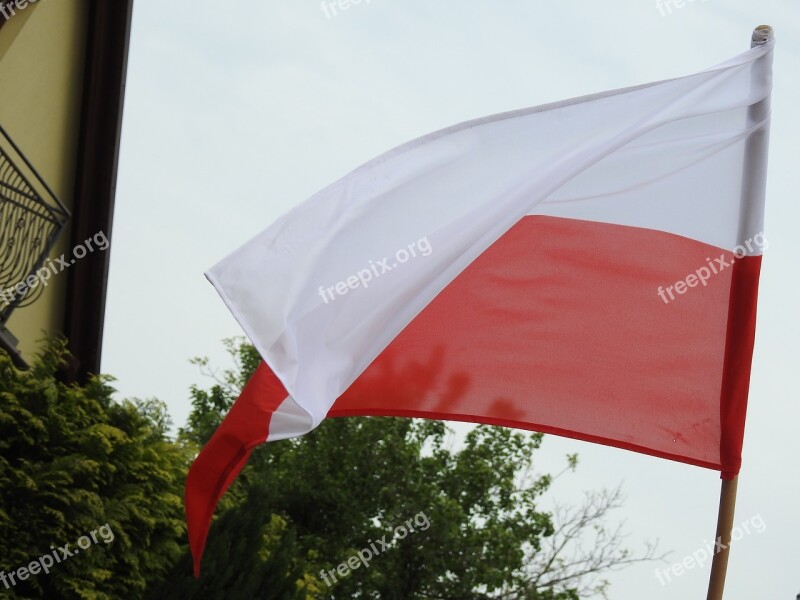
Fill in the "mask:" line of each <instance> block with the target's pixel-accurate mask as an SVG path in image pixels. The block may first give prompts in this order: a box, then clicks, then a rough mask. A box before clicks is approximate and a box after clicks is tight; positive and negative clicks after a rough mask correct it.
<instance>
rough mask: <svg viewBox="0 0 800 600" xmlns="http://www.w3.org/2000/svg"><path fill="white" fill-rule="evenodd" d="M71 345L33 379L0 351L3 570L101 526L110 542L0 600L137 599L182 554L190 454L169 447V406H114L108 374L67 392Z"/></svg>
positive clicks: (58, 345) (50, 356) (35, 370)
mask: <svg viewBox="0 0 800 600" xmlns="http://www.w3.org/2000/svg"><path fill="white" fill-rule="evenodd" d="M64 348H65V345H64V343H63V342H60V341H55V342H52V343H51V344H50V345H49V346H48V347H47V349H46V350H45V351H44V352H43V353H42V354H41V356H40V357H39V359H38V361H37V362H36V364H34V365H33V367H32V368H31V370H29V371H19V370H17V369H16V368H15V367H14V366H13V364H12V363H11V360H10V358H9V357H8V355H7V354H5V353H0V570H2V571H4V572H11V571H15V570H17V569H18V568H19V567H26V566H27V565H29V564H30V562H31V561H34V560H36V559H37V558H39V557H40V556H43V555H45V554H52V552H53V549H51V546H54V547H56V549H57V548H58V547H63V545H64V544H70V548H68V550H70V551H74V550H75V549H76V546H75V544H76V541H77V540H78V539H79V538H80V537H81V536H84V535H88V534H89V533H90V532H92V531H95V530H97V529H98V527H99V526H102V525H104V524H108V526H109V528H110V530H111V532H113V538H114V539H113V541H112V542H110V543H106V542H105V541H104V539H102V538H99V537H97V536H96V537H97V539H98V543H97V544H93V545H92V546H91V547H90V548H89V549H86V550H85V551H81V552H82V553H81V554H79V555H77V556H73V557H70V558H67V559H65V560H64V562H61V563H58V564H56V565H55V566H54V567H53V568H52V569H51V570H50V573H49V574H44V573H41V574H39V575H37V576H31V577H28V578H27V579H25V580H24V581H19V580H18V579H17V580H16V581H17V584H16V585H14V586H10V589H8V590H6V589H5V586H4V585H0V592H2V593H4V594H5V595H6V597H9V598H92V599H106V598H107V599H114V600H116V599H118V598H135V597H137V596H141V595H142V594H143V593H144V591H145V590H146V589H147V588H148V587H149V586H151V585H154V584H155V583H156V582H158V581H160V580H161V579H162V578H163V577H164V574H165V572H166V570H167V569H168V568H169V566H170V565H172V564H174V563H175V561H176V560H177V558H178V557H179V556H180V555H181V553H182V552H183V537H184V536H185V526H184V521H183V499H182V496H181V492H180V489H181V485H182V481H183V478H184V473H185V471H186V468H187V467H188V464H189V456H188V455H187V453H186V452H185V451H184V450H183V448H182V446H181V445H180V444H176V443H174V442H173V441H171V440H170V439H168V437H167V428H168V427H169V422H168V418H167V416H166V409H165V407H164V406H163V404H161V403H159V402H157V401H154V400H150V401H126V402H121V403H117V402H114V401H113V400H112V398H111V397H112V393H113V391H114V390H113V388H112V387H111V386H110V385H109V384H110V381H111V379H110V378H108V377H97V378H94V379H93V380H91V381H90V382H89V383H88V384H87V385H86V386H84V387H79V386H77V385H65V384H63V383H60V382H59V381H58V379H57V378H56V373H57V371H58V369H59V367H61V366H62V365H63V364H64V363H65V361H66V360H67V358H68V357H67V353H66V351H65V349H64ZM109 537H110V536H109ZM59 556H60V554H59Z"/></svg>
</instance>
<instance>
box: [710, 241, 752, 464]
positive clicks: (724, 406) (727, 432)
mask: <svg viewBox="0 0 800 600" xmlns="http://www.w3.org/2000/svg"><path fill="white" fill-rule="evenodd" d="M760 274H761V257H760V256H757V257H752V258H748V259H746V260H742V261H739V262H737V263H736V264H735V265H734V269H733V281H732V282H731V294H730V307H729V311H728V337H727V341H726V345H725V370H724V375H723V378H722V394H721V400H722V401H721V403H720V420H721V421H722V442H721V449H720V452H721V454H722V477H723V478H724V479H733V478H734V477H735V476H736V475H737V474H738V473H739V469H740V467H741V465H742V442H743V439H744V425H745V416H746V413H747V394H748V391H749V388H750V366H751V361H752V358H753V345H754V343H755V334H756V299H757V298H756V296H757V294H756V291H757V290H758V279H759V275H760Z"/></svg>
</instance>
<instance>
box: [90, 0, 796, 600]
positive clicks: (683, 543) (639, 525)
mask: <svg viewBox="0 0 800 600" xmlns="http://www.w3.org/2000/svg"><path fill="white" fill-rule="evenodd" d="M666 1H669V0H666ZM672 2H674V0H672ZM671 10H672V12H671V14H669V13H668V11H667V9H665V11H664V12H665V13H667V14H665V15H664V16H662V14H661V13H660V12H659V9H658V8H657V6H656V0H646V1H639V2H634V1H633V0H618V1H616V2H590V1H588V0H583V1H579V0H561V1H559V2H550V3H534V2H530V1H527V2H524V1H521V0H505V1H504V2H502V3H500V2H494V3H489V2H477V1H476V0H460V1H458V2H456V1H454V0H436V1H431V0H402V1H401V0H371V2H370V3H369V4H367V3H366V0H363V1H362V3H361V4H359V5H356V6H352V7H350V8H349V9H348V10H346V11H343V12H342V11H340V12H339V14H338V15H337V16H335V17H333V18H327V17H326V16H325V13H324V12H323V10H322V8H321V5H320V2H319V1H318V0H275V1H273V2H263V3H256V2H255V1H253V0H250V1H248V2H245V1H244V0H239V1H238V2H219V1H218V0H216V1H211V0H176V1H174V2H170V3H166V2H163V3H162V2H155V1H153V0H139V1H138V2H137V3H136V7H135V12H134V23H133V37H132V42H131V55H130V65H129V72H128V88H127V96H126V105H125V118H124V124H123V138H122V151H121V159H120V175H119V186H118V196H117V205H116V213H115V215H114V233H113V238H112V245H111V253H112V255H111V275H110V288H109V299H108V307H107V313H106V328H105V339H104V353H103V363H102V369H103V371H104V372H106V373H111V374H113V375H115V376H117V377H118V383H117V387H118V389H119V391H120V394H119V396H120V397H133V396H136V397H150V396H156V397H159V398H161V399H162V400H164V401H166V402H167V404H168V405H169V408H170V412H171V414H172V416H173V418H174V420H175V422H176V424H178V425H182V424H183V423H184V421H185V418H186V416H187V415H188V412H189V409H190V405H189V399H188V388H189V386H190V385H191V384H192V383H200V384H203V385H205V384H207V383H208V382H206V381H204V380H203V378H202V377H201V375H200V374H199V373H198V372H197V370H196V368H195V367H194V366H192V365H190V364H189V362H188V359H189V358H191V357H193V356H197V355H205V356H209V357H210V358H211V359H212V363H213V364H215V365H217V366H227V365H228V362H227V357H226V355H225V354H224V351H223V348H222V344H221V339H222V338H223V337H228V336H232V335H239V334H240V333H241V330H240V328H239V326H238V325H237V323H236V322H235V321H234V319H233V317H232V316H231V315H230V313H229V312H228V310H227V309H226V308H225V306H224V305H223V303H222V301H221V300H220V299H219V298H218V296H217V294H216V292H215V291H214V290H213V288H212V287H211V285H210V284H208V283H207V282H206V280H205V278H204V277H203V272H204V271H205V270H206V269H208V268H209V267H210V266H211V265H213V264H215V263H216V262H217V261H218V260H219V259H221V258H222V257H223V256H225V255H227V254H228V253H229V252H231V251H232V250H233V249H235V248H236V247H238V246H239V245H241V244H242V243H243V242H245V241H246V240H248V239H249V238H250V237H252V236H253V235H255V234H256V233H258V232H259V231H260V230H262V229H263V228H265V227H266V226H267V225H269V224H270V223H271V222H272V221H273V220H274V219H275V218H277V217H278V216H279V215H280V214H282V213H284V212H285V211H287V210H288V209H289V208H291V207H292V206H294V205H295V204H297V203H299V202H301V201H302V200H304V199H305V198H306V197H308V196H310V195H311V194H312V193H314V192H315V191H317V190H318V189H320V188H322V187H324V186H325V185H327V184H328V183H330V182H332V181H334V180H335V179H338V178H339V177H341V176H342V175H344V174H345V173H347V172H348V171H350V170H352V169H353V168H355V167H356V166H358V165H359V164H361V163H363V162H365V161H367V160H369V159H370V158H372V157H374V156H375V155H377V154H379V153H381V152H383V151H385V150H388V149H390V148H392V147H394V146H397V145H398V144H401V143H403V142H405V141H408V140H410V139H413V138H415V137H418V136H420V135H422V134H425V133H428V132H430V131H433V130H436V129H440V128H442V127H445V126H448V125H451V124H454V123H458V122H460V121H464V120H467V119H471V118H475V117H481V116H485V115H489V114H493V113H498V112H502V111H506V110H511V109H516V108H523V107H527V106H534V105H538V104H542V103H545V102H552V101H556V100H561V99H565V98H570V97H574V96H579V95H584V94H588V93H593V92H597V91H602V90H607V89H613V88H618V87H624V86H629V85H635V84H639V83H645V82H648V81H653V80H659V79H665V78H669V77H674V76H679V75H685V74H689V73H693V72H696V71H699V70H701V69H703V68H706V67H709V66H711V65H714V64H716V63H719V62H722V61H723V60H725V59H727V58H729V57H731V56H733V55H735V54H738V53H739V52H742V51H744V50H746V49H747V48H748V47H749V40H750V34H751V31H752V29H753V28H754V27H755V26H757V25H759V24H761V23H769V24H771V25H772V26H773V27H775V30H776V34H777V46H776V55H775V90H774V95H773V127H772V142H771V150H770V173H769V183H768V194H767V225H766V233H767V237H768V239H769V243H770V247H769V250H768V251H767V253H766V255H765V258H764V263H763V269H762V278H761V289H760V298H759V323H758V333H757V340H756V351H755V358H754V367H753V376H752V382H751V392H750V410H749V415H748V425H747V433H746V437H745V449H744V466H743V469H742V476H741V477H740V485H739V500H738V505H737V514H736V523H737V524H739V523H743V522H745V521H749V520H751V519H753V518H754V517H756V515H760V517H761V518H762V519H763V522H764V523H765V524H766V530H765V531H764V532H763V533H760V534H751V535H748V536H745V537H744V538H743V539H741V540H740V541H739V542H738V543H737V544H734V546H733V548H732V555H731V562H730V567H729V572H728V585H727V590H726V596H725V597H726V600H752V599H754V598H758V599H761V598H764V599H770V600H794V598H795V595H796V594H798V593H799V592H800V573H799V572H798V571H797V566H798V563H799V562H800V561H799V560H798V557H799V556H800V549H798V545H797V542H796V541H797V540H798V539H800V516H798V507H800V503H798V497H800V469H799V468H798V466H797V457H798V455H800V436H799V435H798V434H797V431H798V423H799V422H800V405H799V404H798V401H797V392H796V388H795V387H794V384H792V383H791V379H790V375H791V373H792V372H793V367H792V365H795V367H794V369H796V368H797V364H798V352H797V351H796V347H795V345H794V344H795V343H796V340H797V339H798V338H800V325H799V323H798V321H799V320H798V318H797V307H798V306H800V283H798V279H797V275H796V274H797V258H796V257H797V254H796V251H795V243H796V235H793V234H792V228H793V227H795V226H797V224H798V223H800V202H798V201H797V192H796V190H797V189H798V188H800V185H799V184H800V181H798V175H799V174H800V168H798V166H797V157H798V146H799V145H800V144H799V143H798V142H799V141H800V118H799V116H798V115H800V110H799V109H798V107H800V85H799V84H798V80H797V75H798V74H799V73H800V43H799V42H800V37H798V36H799V35H800V5H798V4H796V3H794V2H789V1H788V0H760V1H759V2H754V1H748V2H745V1H743V0H739V1H731V0H726V1H725V2H723V0H703V1H702V2H701V1H700V0H695V1H694V2H687V3H686V4H685V5H684V6H683V7H681V8H677V7H675V6H673V7H672V8H671ZM278 285H279V283H278ZM568 452H578V453H580V456H581V464H580V466H579V469H578V472H577V473H576V474H574V475H569V476H565V477H564V478H562V479H560V480H559V481H558V482H557V483H556V484H555V485H554V487H553V489H552V490H551V492H549V496H550V497H552V498H558V499H559V500H561V501H564V502H569V503H575V504H577V503H578V502H579V501H580V499H581V496H582V492H583V491H584V490H589V489H597V488H601V487H613V486H615V485H616V484H618V483H619V482H624V489H625V491H626V493H627V496H628V500H627V502H626V505H625V508H624V509H623V511H621V514H620V515H619V516H620V517H622V518H624V519H626V520H627V530H628V531H629V532H630V533H631V537H630V539H629V542H630V545H631V547H633V548H637V547H639V546H640V545H641V544H642V542H643V541H644V540H645V539H656V538H659V539H660V541H661V547H662V548H663V549H665V550H671V551H672V555H671V559H672V561H673V562H677V561H680V560H681V559H683V557H684V556H686V555H688V554H691V553H692V552H694V551H695V550H697V549H699V548H700V547H702V546H704V545H705V544H706V542H707V541H708V540H711V539H713V536H714V529H715V525H716V513H717V502H718V493H719V478H718V475H717V474H716V473H715V472H713V471H708V470H705V469H700V468H696V467H692V466H688V465H683V464H679V463H673V462H670V461H665V460H660V459H655V458H651V457H647V456H643V455H638V454H634V453H631V452H626V451H622V450H617V449H612V448H605V447H602V446H595V445H592V444H588V443H583V442H576V441H572V440H565V439H559V438H556V437H554V436H549V437H547V438H546V442H545V444H544V446H543V448H542V450H541V451H540V452H539V455H538V457H539V465H540V468H541V469H542V470H544V471H551V472H552V471H557V470H560V468H561V466H562V465H563V456H564V454H565V453H568ZM657 566H658V567H661V568H663V567H666V566H668V565H666V564H664V565H656V564H648V565H644V566H637V567H632V568H629V569H626V570H624V571H621V572H619V573H613V574H612V575H611V576H610V579H611V581H612V589H611V598H613V599H614V600H641V598H644V597H646V598H648V600H662V599H674V598H681V599H684V598H687V599H692V598H705V590H706V586H707V580H708V572H709V567H708V565H706V566H705V567H703V568H694V569H692V570H690V571H688V572H686V573H685V574H683V575H682V576H680V577H678V578H676V579H674V580H673V582H672V583H670V584H668V585H663V586H662V585H661V584H660V583H659V582H658V580H657V579H656V578H655V575H654V569H655V568H656V567H657ZM243 568H246V567H245V566H243Z"/></svg>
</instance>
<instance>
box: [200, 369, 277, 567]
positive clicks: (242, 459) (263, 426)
mask: <svg viewBox="0 0 800 600" xmlns="http://www.w3.org/2000/svg"><path fill="white" fill-rule="evenodd" d="M285 399H286V390H285V388H284V387H283V384H281V382H280V381H279V380H278V378H277V377H276V376H275V375H274V374H273V372H272V371H271V370H270V369H269V367H267V365H266V364H264V363H261V364H260V365H259V367H258V369H256V372H255V373H254V374H253V376H252V377H251V378H250V381H248V383H247V385H246V386H245V387H244V389H243V390H242V393H241V395H240V396H239V398H238V399H237V400H236V402H235V403H234V405H233V407H231V410H230V411H229V412H228V414H227V416H226V417H225V420H224V421H223V422H222V424H221V425H220V426H219V428H218V429H217V431H216V432H215V433H214V435H213V436H212V437H211V439H210V440H209V442H208V444H206V446H205V447H204V448H203V450H202V451H201V452H200V454H199V455H198V457H197V458H196V459H195V461H194V464H192V467H191V469H189V474H188V475H187V477H186V523H187V527H188V530H189V548H190V549H191V551H192V556H193V557H194V573H195V577H198V576H199V575H200V561H201V559H202V557H203V549H204V548H205V544H206V538H207V536H208V530H209V527H210V526H211V517H212V516H213V514H214V508H215V507H216V506H217V502H219V499H220V498H222V495H223V494H224V493H225V490H227V489H228V487H229V486H230V485H231V483H232V482H233V480H234V479H235V478H236V476H237V475H238V474H239V472H240V471H241V470H242V468H243V467H244V465H245V463H246V462H247V459H248V458H249V457H250V453H251V451H252V449H253V448H254V447H255V446H257V445H258V444H261V443H263V442H265V441H266V439H267V434H268V432H269V424H270V419H271V418H272V414H273V413H274V412H275V410H276V409H277V408H278V405H280V403H281V402H283V401H284V400H285Z"/></svg>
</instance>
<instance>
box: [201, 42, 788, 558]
mask: <svg viewBox="0 0 800 600" xmlns="http://www.w3.org/2000/svg"><path fill="white" fill-rule="evenodd" d="M773 45H774V42H773V41H769V42H768V43H766V44H764V45H761V46H756V47H755V48H753V49H751V50H750V51H748V52H745V53H743V54H741V55H739V56H737V57H735V58H733V59H731V60H729V61H727V62H725V63H723V64H721V65H719V66H716V67H714V68H711V69H708V70H706V71H702V72H700V73H697V74H695V75H690V76H686V77H679V78H676V79H670V80H667V81H660V82H656V83H651V84H647V85H641V86H638V87H633V88H627V89H621V90H614V91H610V92H605V93H600V94H596V95H593V96H588V97H583V98H578V99H574V100H567V101H563V102H558V103H555V104H550V105H545V106H538V107H535V108H528V109H523V110H518V111H514V112H510V113H504V114H499V115H494V116H491V117H486V118H482V119H477V120H474V121H469V122H466V123H462V124H460V125H455V126H453V127H450V128H447V129H444V130H442V131H438V132H435V133H432V134H430V135H426V136H424V137H422V138H419V139H417V140H414V141H412V142H409V143H407V144H404V145H402V146H400V147H398V148H396V149H394V150H391V151H389V152H387V153H386V154H383V155H381V156H379V157H378V158H376V159H374V160H372V161H370V162H368V163H367V164H365V165H363V166H362V167H359V168H358V169H356V170H355V171H353V172H352V173H350V174H348V175H347V176H345V177H344V178H343V179H341V180H339V181H337V182H336V183H334V184H332V185H330V186H329V187H327V188H325V189H324V190H322V191H320V192H319V193H317V194H315V195H314V196H312V197H311V198H309V199H308V200H306V201H305V202H303V203H302V204H300V205H299V206H297V207H296V208H294V209H293V210H292V211H290V212H289V213H288V214H286V215H284V216H283V217H281V218H280V219H279V220H278V221H277V222H275V223H274V224H273V225H272V226H270V227H269V228H267V229H266V230H265V231H264V232H262V233H261V234H259V235H258V236H256V237H255V238H254V239H252V240H250V241H249V242H247V243H246V244H245V245H244V246H242V247H241V248H239V249H238V250H236V251H235V252H234V253H233V254H231V255H230V256H228V257H227V258H225V259H224V260H222V262H220V263H219V264H217V265H216V266H214V267H213V268H212V269H211V270H210V271H209V272H208V273H207V277H208V279H209V280H210V281H211V283H212V284H213V285H214V286H215V288H216V289H217V291H218V292H219V294H220V295H221V297H222V299H223V300H224V301H225V303H226V304H227V306H228V307H229V309H230V310H231V311H232V313H233V314H234V315H235V317H236V319H237V320H238V321H239V323H240V324H241V326H242V327H243V329H244V331H245V332H246V333H247V335H248V337H249V338H250V340H251V341H252V342H253V344H254V345H255V346H256V348H257V349H258V351H259V352H260V354H261V356H262V358H263V363H262V364H261V365H260V366H259V368H258V370H257V371H256V373H255V375H254V376H253V377H252V379H251V380H250V382H249V383H248V384H247V386H246V387H245V389H244V390H243V392H242V394H241V397H240V398H239V399H238V400H237V402H236V403H235V405H234V406H233V408H232V409H231V411H230V413H229V414H228V416H227V417H226V419H225V420H224V422H223V423H222V425H221V426H220V428H219V429H218V431H217V432H216V434H215V435H214V436H213V437H212V439H211V440H210V442H209V443H208V445H207V446H206V448H204V449H203V451H202V453H201V454H200V455H199V456H198V458H197V460H196V461H195V463H194V465H193V466H192V469H191V470H190V472H189V476H188V479H187V484H186V510H187V519H188V524H189V534H190V545H191V549H192V552H193V555H194V557H195V561H196V562H195V569H196V572H199V561H200V558H201V556H202V552H203V547H204V544H205V540H206V536H207V533H208V528H209V524H210V521H211V517H212V514H213V511H214V507H215V506H216V503H217V501H218V500H219V498H220V497H221V496H222V494H223V493H224V492H225V490H226V489H227V487H228V486H229V485H230V483H231V482H232V480H233V479H234V478H235V476H236V475H237V473H238V472H239V471H240V470H241V468H242V467H243V466H244V464H245V462H246V460H247V458H248V456H249V454H250V452H251V451H252V449H253V447H255V446H256V445H258V444H261V443H263V442H265V441H272V440H280V439H285V438H290V437H294V436H299V435H303V434H305V433H307V432H309V431H311V430H312V429H314V428H315V427H316V426H317V425H319V424H320V422H321V421H322V420H323V419H325V418H326V417H341V416H359V415H392V416H405V417H423V418H431V419H448V420H456V421H469V422H475V423H490V424H494V425H503V426H507V427H516V428H522V429H529V430H535V431H540V432H545V433H553V434H557V435H562V436H567V437H571V438H576V439H581V440H587V441H590V442H597V443H600V444H606V445H609V446H616V447H619V448H625V449H628V450H633V451H636V452H642V453H645V454H650V455H653V456H657V457H661V458H666V459H671V460H676V461H681V462H685V463H690V464H693V465H698V466H701V467H707V468H709V469H716V470H719V471H720V472H721V473H722V475H723V477H725V478H730V477H733V476H734V475H735V474H736V473H738V471H739V468H740V464H741V450H742V438H743V435H744V422H745V411H746V405H747V394H748V385H749V378H750V363H751V358H752V350H753V340H754V333H755V314H756V295H757V286H758V277H759V270H760V264H761V253H762V251H763V250H764V248H765V247H766V238H765V236H764V232H763V212H764V210H763V209H764V190H765V179H766V163H767V138H768V130H769V95H770V90H771V83H772V75H771V64H772V53H773ZM398 381H403V382H404V384H405V389H409V387H410V389H414V390H418V393H416V394H414V395H413V397H408V394H407V393H404V394H400V393H399V392H398V386H397V382H398Z"/></svg>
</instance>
